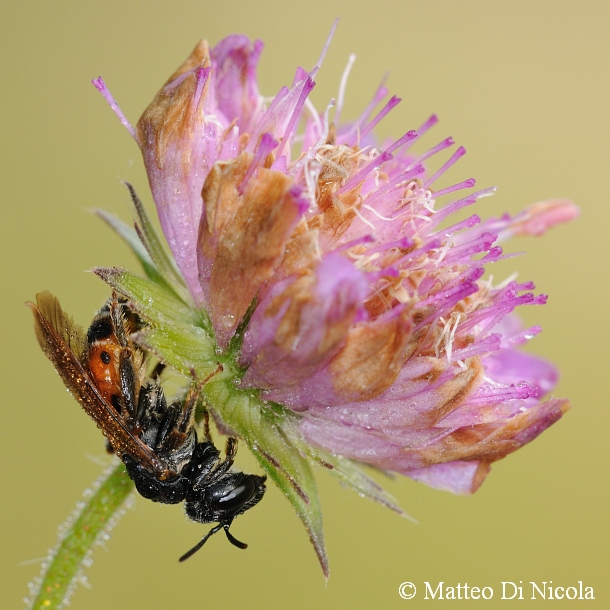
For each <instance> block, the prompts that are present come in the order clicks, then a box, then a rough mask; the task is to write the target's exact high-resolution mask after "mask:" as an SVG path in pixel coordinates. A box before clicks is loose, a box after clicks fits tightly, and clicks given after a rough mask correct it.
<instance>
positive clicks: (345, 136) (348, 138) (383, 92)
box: [339, 74, 388, 144]
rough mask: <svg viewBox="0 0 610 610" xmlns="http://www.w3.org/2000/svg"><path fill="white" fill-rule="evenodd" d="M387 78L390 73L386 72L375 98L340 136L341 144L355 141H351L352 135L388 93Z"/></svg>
mask: <svg viewBox="0 0 610 610" xmlns="http://www.w3.org/2000/svg"><path fill="white" fill-rule="evenodd" d="M387 78H388V75H387V74H385V75H384V77H383V78H382V79H381V83H380V84H379V88H378V89H377V91H376V93H375V95H374V97H373V99H372V100H371V101H370V102H369V104H368V106H367V107H366V108H365V109H364V112H363V113H362V114H361V115H360V117H359V118H358V119H357V120H356V121H355V122H354V124H353V125H352V126H351V128H350V129H349V130H348V132H347V133H345V134H343V135H342V136H341V138H339V140H340V143H341V144H354V142H352V141H351V139H352V136H354V135H355V134H356V133H357V132H358V129H359V128H360V125H362V123H364V122H365V121H366V120H368V118H369V116H370V115H371V113H372V112H373V109H374V108H375V106H377V104H378V103H379V102H380V101H381V100H382V99H383V98H384V97H385V96H386V95H387V94H388V90H387V89H386V87H385V81H386V80H387Z"/></svg>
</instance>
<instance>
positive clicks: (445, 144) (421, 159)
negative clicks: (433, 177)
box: [413, 138, 455, 163]
mask: <svg viewBox="0 0 610 610" xmlns="http://www.w3.org/2000/svg"><path fill="white" fill-rule="evenodd" d="M454 144H455V142H454V141H453V138H445V139H444V140H443V141H442V142H439V143H438V144H437V145H436V146H433V147H432V148H431V149H430V150H428V151H426V152H425V153H424V154H423V155H421V156H420V157H418V158H417V159H415V161H414V162H413V163H423V162H424V161H425V160H426V159H428V158H430V157H431V156H432V155H435V154H436V153H438V152H440V151H441V150H445V148H449V147H450V146H453V145H454Z"/></svg>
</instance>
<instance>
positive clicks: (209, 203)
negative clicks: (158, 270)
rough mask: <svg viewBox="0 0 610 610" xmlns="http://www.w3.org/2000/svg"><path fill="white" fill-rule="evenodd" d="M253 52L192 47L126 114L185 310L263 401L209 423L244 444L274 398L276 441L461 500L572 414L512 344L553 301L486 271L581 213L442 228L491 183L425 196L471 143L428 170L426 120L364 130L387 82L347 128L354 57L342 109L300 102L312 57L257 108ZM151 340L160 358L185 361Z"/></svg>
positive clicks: (538, 209)
mask: <svg viewBox="0 0 610 610" xmlns="http://www.w3.org/2000/svg"><path fill="white" fill-rule="evenodd" d="M261 50H262V44H261V43H260V42H254V43H253V42H251V41H250V40H249V39H247V38H246V37H244V36H230V37H228V38H226V39H225V40H223V41H221V42H220V43H219V44H218V45H216V46H215V47H214V48H213V49H210V48H209V47H208V45H207V43H205V42H200V43H199V44H198V45H197V46H196V47H195V49H194V51H193V53H192V54H191V55H190V57H189V58H188V59H187V60H186V61H185V62H184V63H183V64H182V65H181V66H180V68H178V70H177V71H176V72H175V73H174V74H173V75H172V76H171V77H170V79H169V80H168V81H167V83H166V84H165V85H164V87H163V88H162V89H161V90H160V91H159V93H158V94H157V96H156V97H155V99H154V100H153V102H152V103H151V104H150V106H149V107H148V108H147V109H146V110H145V112H144V114H143V115H142V117H141V118H140V120H139V122H138V124H137V126H136V128H135V129H133V128H131V126H129V124H128V123H127V122H126V120H125V119H124V118H123V117H122V115H120V116H121V118H122V120H123V121H124V122H125V124H126V125H127V126H128V127H129V129H130V130H131V132H132V135H133V136H134V138H135V139H136V141H137V142H138V144H139V146H140V148H141V150H142V153H143V156H144V162H145V165H146V169H147V172H148V177H149V181H150V185H151V189H152V194H153V197H154V200H155V203H156V206H157V211H158V214H159V218H160V220H161V226H162V228H163V232H164V233H165V236H166V238H167V241H168V243H169V246H170V248H171V251H172V253H173V255H174V258H175V261H176V264H177V266H178V268H179V270H180V272H181V274H182V276H183V277H184V280H185V282H186V285H187V287H188V290H189V292H190V298H191V299H192V302H193V304H194V308H195V309H196V310H198V311H203V312H207V315H209V324H210V326H209V328H208V329H207V335H206V337H207V338H208V339H209V340H210V341H211V342H212V343H213V345H214V346H215V352H216V354H218V355H219V358H220V354H224V355H226V356H227V358H229V359H231V362H232V364H233V368H232V369H231V370H232V371H233V379H232V382H233V385H232V386H231V387H232V388H233V391H237V392H241V395H242V396H246V395H249V396H256V398H257V400H258V401H259V402H258V403H257V404H258V407H257V409H258V411H256V414H255V415H252V414H250V415H249V416H248V417H249V418H250V419H248V421H249V424H247V425H244V427H243V428H239V425H240V424H239V421H242V420H240V419H239V417H237V419H235V415H234V414H235V412H236V411H235V408H234V407H232V408H231V409H233V410H231V409H228V408H223V407H222V406H217V409H216V414H217V418H218V420H219V422H220V423H221V425H222V423H224V424H226V425H227V426H228V427H229V428H233V429H234V430H235V429H237V431H238V432H239V433H241V435H242V436H244V437H246V440H247V438H248V434H249V433H248V430H249V428H248V426H250V427H251V428H252V429H253V428H254V427H255V426H256V422H258V421H259V419H257V418H260V417H261V413H262V414H263V417H264V416H265V415H264V414H265V413H266V412H267V410H268V409H271V410H273V409H275V408H279V409H280V410H279V411H277V409H276V413H280V416H279V419H276V420H274V422H275V423H274V427H273V430H274V431H275V433H277V431H278V427H277V426H279V427H280V428H282V425H284V429H283V433H282V442H283V443H284V444H285V445H288V446H291V447H293V448H296V449H298V451H299V452H300V453H301V454H307V452H308V451H309V452H310V453H311V455H312V456H314V457H316V458H318V459H319V460H320V461H321V462H323V463H324V464H325V465H328V466H330V467H333V468H334V469H336V470H339V471H341V470H342V469H343V473H344V474H345V472H346V471H347V470H349V469H350V468H351V467H352V466H353V463H356V464H369V465H373V466H376V467H378V468H382V469H385V470H391V471H396V472H400V473H403V474H405V475H408V476H410V477H412V478H414V479H416V480H419V481H422V482H424V483H426V484H428V485H431V486H433V487H439V488H443V489H447V490H450V491H453V492H455V493H471V492H473V491H475V490H476V489H477V488H478V487H479V485H480V484H481V483H482V481H483V480H484V478H485V476H486V475H487V473H488V471H489V468H490V464H491V463H492V462H494V461H496V460H498V459H500V458H502V457H504V456H506V455H507V454H508V453H511V452H512V451H514V450H516V449H518V448H519V447H521V446H523V445H524V444H526V443H528V442H529V441H531V440H533V439H534V438H535V437H536V436H538V434H540V433H541V432H542V431H543V430H544V429H546V428H547V427H548V426H549V425H551V424H552V423H554V422H555V421H557V419H559V418H560V417H561V415H562V414H563V413H564V412H565V411H566V410H567V409H568V406H569V405H568V402H567V401H566V400H560V399H556V398H551V399H549V400H546V401H543V400H542V399H541V397H542V396H543V395H544V394H546V393H548V392H550V391H551V390H552V389H553V388H554V386H555V383H556V379H557V373H556V370H555V368H554V367H553V366H552V365H551V364H550V363H548V362H546V361H544V360H542V359H540V358H537V357H535V356H532V355H529V354H526V353H524V352H521V351H520V349H519V348H520V346H521V345H522V344H523V343H525V342H526V341H527V340H528V339H530V338H531V337H533V336H534V335H536V334H537V333H538V332H539V331H540V328H539V327H538V326H534V327H532V328H523V327H522V326H521V324H520V322H519V320H518V318H517V316H516V315H515V313H514V311H515V309H516V308H518V307H520V306H525V305H541V304H544V303H545V301H546V297H545V296H544V295H536V294H535V293H534V292H533V290H534V285H533V284H532V283H531V282H522V283H519V282H517V281H516V280H514V279H510V280H507V281H505V282H502V283H500V284H494V283H493V282H492V279H491V278H489V279H485V278H484V274H485V270H486V267H487V266H488V265H489V264H491V263H493V262H496V261H499V260H501V259H503V258H504V257H505V255H504V254H503V252H502V249H501V248H500V247H499V246H498V243H499V242H500V241H502V240H504V239H507V238H509V237H512V236H516V235H539V234H542V233H544V231H545V230H547V229H548V228H550V227H552V226H553V225H555V224H558V223H560V222H565V221H567V220H571V219H573V218H574V217H576V216H577V213H578V212H577V208H576V207H575V206H574V205H573V204H572V203H571V202H569V201H565V200H551V201H546V202H542V203H539V204H536V205H534V206H532V207H530V208H528V209H527V210H525V211H524V212H522V213H521V214H518V215H517V216H515V217H510V216H508V215H505V216H502V217H501V218H494V219H490V220H485V221H481V219H480V217H479V216H478V215H476V214H473V215H471V216H468V217H467V218H465V219H463V220H459V221H457V220H452V218H453V216H454V215H455V214H456V213H457V212H458V211H459V210H462V209H464V208H467V207H468V206H471V205H473V204H475V203H476V201H477V200H478V199H479V198H481V197H484V196H487V195H490V194H492V193H493V191H494V189H490V188H487V189H483V190H478V191H474V192H473V191H472V190H471V189H472V188H473V187H474V185H475V180H474V179H468V180H463V181H460V182H457V183H455V184H453V185H452V186H449V187H444V188H440V189H438V188H436V184H437V182H438V180H439V178H440V177H441V176H442V175H443V174H445V172H447V171H448V170H449V169H450V168H451V167H452V166H453V165H454V163H455V162H456V161H457V160H458V159H459V158H460V157H461V156H463V155H464V154H465V149H464V148H463V147H458V148H457V149H456V150H455V151H454V152H453V153H452V154H449V156H448V158H446V159H445V160H444V161H442V162H441V163H440V167H439V169H437V170H436V171H433V170H430V169H429V167H428V160H429V159H431V158H434V159H436V157H437V155H438V156H442V155H443V154H444V153H443V151H445V150H447V149H449V148H451V147H452V146H453V145H454V142H453V140H452V139H451V138H446V139H443V140H441V141H440V142H439V143H438V144H436V145H435V146H432V147H431V148H429V149H427V150H425V152H423V153H422V152H419V153H415V152H412V147H413V145H414V144H416V142H417V143H418V144H419V142H418V141H419V140H420V139H422V137H423V136H424V134H425V133H426V132H427V131H428V130H429V129H430V128H431V127H433V126H434V125H435V123H436V122H437V118H436V116H434V115H433V116H431V117H430V118H429V119H428V120H426V121H425V122H424V123H423V125H421V126H420V127H419V128H418V129H416V130H409V131H406V133H405V134H404V135H402V136H401V137H399V138H397V139H395V140H390V141H388V142H386V143H383V144H381V145H380V144H377V143H376V141H375V139H374V137H373V130H374V128H375V126H376V125H377V123H378V122H379V121H380V120H381V119H382V118H383V117H384V116H385V115H386V114H387V113H388V112H389V111H390V110H391V109H392V108H393V107H394V106H396V105H397V104H398V103H399V102H400V100H399V99H398V98H397V97H392V98H390V99H389V101H387V102H386V103H385V105H384V106H382V109H381V110H380V111H379V112H378V113H377V114H374V108H375V106H376V105H377V104H379V103H381V102H382V101H383V100H384V98H386V96H387V90H386V88H385V87H384V86H381V87H380V88H379V90H378V91H377V92H376V94H375V96H374V98H373V100H372V102H371V104H370V105H369V106H368V107H367V108H366V109H365V111H364V112H363V113H362V114H361V116H360V117H359V118H358V119H357V120H356V121H354V122H352V123H343V122H342V121H341V120H340V113H341V106H342V101H343V97H344V89H345V81H346V79H347V72H348V71H349V68H350V67H351V63H352V62H350V64H349V66H348V70H347V71H346V75H345V78H344V79H343V80H342V85H341V89H340V91H339V95H338V102H337V104H336V105H335V102H334V101H331V102H330V103H329V105H328V107H327V108H326V109H325V110H324V111H323V112H318V111H317V110H316V109H315V108H314V107H313V105H312V103H311V102H310V100H309V98H308V96H309V94H310V92H311V90H312V89H313V88H314V86H315V82H314V77H315V76H316V73H317V72H318V69H319V64H318V65H317V66H316V67H315V68H314V69H313V70H312V71H311V72H307V71H305V70H303V69H301V68H299V69H298V70H297V71H296V73H295V76H294V79H293V83H292V85H291V86H290V87H282V89H280V91H279V92H278V94H277V95H276V96H275V97H273V98H271V100H267V99H265V98H263V97H262V96H261V94H260V93H259V90H258V85H257V79H256V68H257V62H258V59H259V56H260V53H261ZM96 86H98V88H100V90H102V92H103V93H104V95H105V96H106V97H107V99H108V100H109V101H110V102H111V103H112V104H114V101H113V100H112V98H111V97H110V94H109V93H108V92H107V90H106V89H105V85H104V84H103V82H102V81H101V79H100V80H99V81H96ZM333 107H334V108H333ZM445 154H446V153H445ZM434 159H432V164H433V165H436V166H439V163H437V162H435V161H434ZM462 193H465V194H462ZM109 277H110V276H109V274H106V279H108V278H109ZM111 283H113V286H114V287H115V288H118V289H119V290H120V289H121V285H120V282H119V281H117V280H116V278H115V280H114V282H111ZM123 293H124V294H128V296H131V297H132V298H133V297H134V294H133V293H130V292H129V290H128V289H127V288H126V287H125V285H123ZM208 339H206V340H208ZM147 341H148V343H147V345H148V346H149V347H150V346H152V347H153V348H154V347H155V345H156V348H157V351H158V352H159V353H160V354H161V355H162V356H164V357H165V359H166V360H168V361H170V362H173V361H179V362H183V361H185V360H186V359H187V356H184V358H183V360H180V359H176V358H174V360H172V358H173V356H172V355H171V354H170V355H168V354H169V352H170V351H171V350H169V348H167V347H165V348H164V347H163V346H161V345H160V344H155V339H154V338H152V339H151V338H150V337H149V338H148V339H147ZM164 350H165V351H164ZM172 353H173V352H172ZM182 368H183V369H184V370H188V367H187V366H185V365H184V366H183V367H182ZM230 368H231V367H229V366H225V372H227V371H228V370H229V369H230ZM248 393H249V394H248ZM225 394H226V393H225ZM225 394H223V396H225ZM222 400H224V399H222ZM222 400H221V401H220V402H221V403H222ZM226 400H228V399H226ZM223 404H224V403H223ZM242 407H243V405H242ZM243 408H244V409H245V407H243ZM253 418H254V419H253ZM288 421H290V425H288V424H287V423H286V422H288ZM236 422H237V423H236ZM253 422H254V423H253ZM278 422H279V423H278ZM242 423H243V422H242ZM287 430H288V431H287ZM273 433H274V432H271V434H273ZM267 441H268V442H269V444H270V446H273V447H275V449H273V448H268V449H265V450H262V449H260V448H261V442H262V441H261V440H260V438H259V439H258V440H256V441H254V442H252V443H251V446H252V447H253V448H254V450H255V453H256V451H257V450H259V451H260V453H261V455H262V456H263V458H262V459H261V463H262V464H263V466H264V467H266V468H267V469H268V472H269V473H270V475H271V476H272V478H273V477H274V475H273V472H272V471H273V470H274V469H275V471H282V470H285V471H286V472H288V471H289V470H290V468H288V467H286V465H285V464H284V463H283V462H282V460H281V459H279V458H278V457H277V455H276V454H274V451H280V449H278V448H277V447H278V446H277V445H274V441H269V439H267ZM263 444H264V443H263ZM333 458H336V460H339V461H338V462H337V461H336V460H335V462H333V461H332V460H333ZM345 458H347V460H346V459H345ZM291 459H292V458H291ZM264 460H267V462H265V461H264ZM350 460H353V462H351V461H350ZM265 464H267V465H266V466H265ZM269 464H271V466H269ZM348 465H351V466H348ZM349 471H350V472H351V473H352V474H353V472H354V471H353V470H349ZM276 474H277V472H276ZM291 476H292V479H291V481H292V482H293V483H295V485H296V486H297V487H298V486H299V484H300V481H299V476H297V475H295V474H294V473H293V474H292V475H291ZM354 477H356V475H354V476H353V477H352V478H351V481H352V483H353V482H354V481H355V480H356V479H355V478H354ZM276 481H277V479H276ZM291 484H292V483H291ZM355 486H357V485H355ZM297 491H298V490H297ZM301 491H303V487H301ZM372 495H374V494H372ZM378 499H379V498H378ZM308 500H309V498H308ZM297 510H299V509H298V507H297ZM310 533H311V528H310Z"/></svg>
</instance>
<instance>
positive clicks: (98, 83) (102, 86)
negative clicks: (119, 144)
mask: <svg viewBox="0 0 610 610" xmlns="http://www.w3.org/2000/svg"><path fill="white" fill-rule="evenodd" d="M91 82H92V83H93V86H94V87H95V88H96V89H97V90H98V91H99V92H100V93H101V94H102V95H103V96H104V99H105V100H106V101H107V102H108V105H109V106H110V108H112V111H113V112H114V114H116V115H117V117H118V118H119V121H121V124H122V125H123V127H125V129H127V131H128V132H129V133H130V134H131V137H132V138H133V139H134V140H135V141H136V143H137V145H138V146H140V142H138V136H137V134H136V130H135V129H134V128H133V126H132V124H131V123H130V122H129V121H128V120H127V117H126V116H125V115H124V114H123V111H122V110H121V109H120V108H119V105H118V104H117V103H116V100H115V99H114V97H112V94H111V93H110V91H109V90H108V87H106V83H105V82H104V79H103V78H102V77H101V76H99V77H98V78H95V79H93V80H92V81H91Z"/></svg>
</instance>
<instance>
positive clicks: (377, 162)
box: [337, 151, 393, 195]
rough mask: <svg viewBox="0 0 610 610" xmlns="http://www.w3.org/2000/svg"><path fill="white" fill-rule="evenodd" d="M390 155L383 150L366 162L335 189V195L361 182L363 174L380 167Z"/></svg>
mask: <svg viewBox="0 0 610 610" xmlns="http://www.w3.org/2000/svg"><path fill="white" fill-rule="evenodd" d="M392 158H393V157H392V155H391V154H390V153H389V152H387V151H384V152H382V153H381V154H380V155H377V156H376V157H375V158H374V159H373V160H372V161H370V162H369V163H367V164H366V165H365V166H364V167H363V168H362V169H361V170H360V171H359V172H357V173H356V174H355V175H353V176H352V177H351V178H350V179H349V180H348V181H347V182H346V183H345V184H344V185H343V186H342V187H341V188H340V189H338V190H337V195H341V193H345V192H346V191H349V190H351V189H352V188H354V187H355V186H356V185H357V184H359V183H360V182H362V181H363V180H364V178H365V176H366V175H367V174H368V173H370V172H371V171H372V170H374V169H375V168H377V167H381V166H382V165H383V164H384V163H385V162H386V161H389V160H390V159H392Z"/></svg>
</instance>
